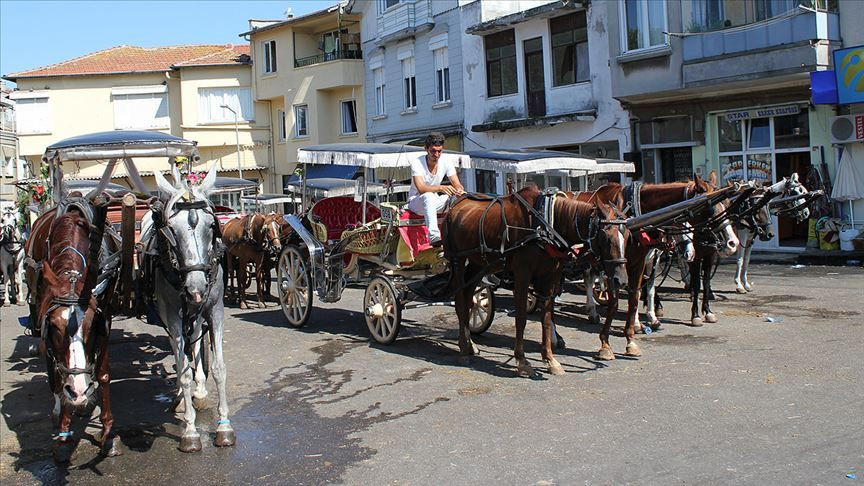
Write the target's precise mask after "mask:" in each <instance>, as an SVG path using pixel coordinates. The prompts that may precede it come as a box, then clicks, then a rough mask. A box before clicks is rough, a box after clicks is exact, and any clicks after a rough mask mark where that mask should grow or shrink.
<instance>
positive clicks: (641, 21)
mask: <svg viewBox="0 0 864 486" xmlns="http://www.w3.org/2000/svg"><path fill="white" fill-rule="evenodd" d="M620 1H621V6H622V9H623V10H624V15H623V16H622V17H621V22H622V23H623V24H624V25H623V26H622V27H623V31H624V35H625V36H626V38H625V39H622V40H623V45H624V50H625V51H632V50H636V49H646V48H649V47H656V46H662V45H665V44H666V34H664V32H666V30H667V29H666V0H620Z"/></svg>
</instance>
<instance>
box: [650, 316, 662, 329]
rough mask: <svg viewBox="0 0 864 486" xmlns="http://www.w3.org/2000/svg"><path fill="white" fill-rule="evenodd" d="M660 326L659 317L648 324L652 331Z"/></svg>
mask: <svg viewBox="0 0 864 486" xmlns="http://www.w3.org/2000/svg"><path fill="white" fill-rule="evenodd" d="M660 326H661V324H660V319H655V320H654V322H652V323H651V324H649V325H648V327H650V328H651V330H652V331H656V330H658V329H660Z"/></svg>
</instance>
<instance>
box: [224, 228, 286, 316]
mask: <svg viewBox="0 0 864 486" xmlns="http://www.w3.org/2000/svg"><path fill="white" fill-rule="evenodd" d="M279 236H280V228H279V222H278V221H277V220H276V218H275V217H274V215H264V214H261V213H252V214H249V215H246V216H241V217H239V218H234V219H232V220H230V221H228V222H227V223H225V225H224V226H223V227H222V241H223V242H224V243H225V246H226V247H227V255H226V261H227V273H228V282H229V283H230V282H231V279H232V276H233V277H235V280H236V285H233V286H230V287H231V288H232V289H233V291H234V292H235V293H236V295H237V301H238V302H239V304H240V308H241V309H248V308H249V306H248V305H247V304H246V270H247V267H248V264H249V263H250V262H252V263H254V264H255V287H256V292H257V296H258V305H259V306H260V307H265V305H264V287H265V285H264V269H265V267H266V265H264V261H265V259H268V258H271V257H272V255H274V254H277V255H278V254H279V251H280V249H281V248H282V244H281V242H280V240H279Z"/></svg>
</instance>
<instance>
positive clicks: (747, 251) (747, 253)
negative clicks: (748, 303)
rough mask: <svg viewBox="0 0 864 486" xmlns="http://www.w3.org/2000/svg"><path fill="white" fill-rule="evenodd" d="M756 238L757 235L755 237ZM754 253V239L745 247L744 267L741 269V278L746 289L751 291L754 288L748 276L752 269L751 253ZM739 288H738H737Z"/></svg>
mask: <svg viewBox="0 0 864 486" xmlns="http://www.w3.org/2000/svg"><path fill="white" fill-rule="evenodd" d="M753 239H754V240H755V239H756V238H755V237H754V238H753ZM752 253H753V241H750V242H748V245H747V247H746V248H744V268H743V269H742V270H741V280H742V281H743V283H744V290H746V291H747V292H750V291H751V290H753V285H751V284H750V279H749V278H748V276H747V270H749V269H750V254H752ZM736 290H737V289H736Z"/></svg>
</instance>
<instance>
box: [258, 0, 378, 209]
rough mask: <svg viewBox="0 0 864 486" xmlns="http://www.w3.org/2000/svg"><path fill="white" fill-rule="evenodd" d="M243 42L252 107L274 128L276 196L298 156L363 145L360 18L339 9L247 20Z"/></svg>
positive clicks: (292, 172) (363, 113)
mask: <svg viewBox="0 0 864 486" xmlns="http://www.w3.org/2000/svg"><path fill="white" fill-rule="evenodd" d="M241 35H242V36H244V37H246V38H247V39H249V42H250V45H251V47H252V58H253V60H254V66H255V69H254V87H253V90H254V93H255V99H256V100H259V101H262V102H265V103H266V104H267V105H268V106H269V111H270V116H271V117H272V119H273V120H274V122H273V126H272V132H273V133H272V137H273V139H274V140H275V144H274V154H275V172H274V173H275V174H276V176H277V177H276V179H277V180H278V182H279V184H280V185H279V187H278V188H274V189H277V190H278V191H277V192H280V193H281V192H282V189H283V187H284V183H285V182H286V181H287V180H288V178H290V177H291V176H292V175H293V174H294V171H295V168H296V166H297V149H299V148H302V147H304V146H307V145H317V144H322V143H335V142H365V141H366V124H365V122H364V120H365V119H366V108H365V106H366V105H365V101H364V97H363V51H362V49H361V42H360V38H361V34H360V15H358V14H356V13H346V9H345V3H340V4H337V5H334V6H332V7H330V8H327V9H323V10H319V11H317V12H312V13H310V14H307V15H303V16H300V17H289V18H288V19H284V20H270V21H266V20H250V21H249V31H248V32H244V33H243V34H241ZM312 170H317V168H313V169H312ZM339 175H341V174H339ZM310 176H311V174H310ZM348 176H349V177H350V174H349V175H348Z"/></svg>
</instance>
